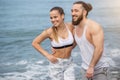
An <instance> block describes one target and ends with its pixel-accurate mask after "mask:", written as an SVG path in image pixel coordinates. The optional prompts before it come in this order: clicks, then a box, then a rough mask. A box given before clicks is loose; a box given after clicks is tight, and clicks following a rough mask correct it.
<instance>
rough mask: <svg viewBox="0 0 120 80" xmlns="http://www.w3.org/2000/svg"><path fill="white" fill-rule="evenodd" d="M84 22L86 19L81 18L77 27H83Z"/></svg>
mask: <svg viewBox="0 0 120 80" xmlns="http://www.w3.org/2000/svg"><path fill="white" fill-rule="evenodd" d="M86 22H87V19H83V20H82V21H81V22H80V24H78V27H80V28H83V27H84V25H85V24H86Z"/></svg>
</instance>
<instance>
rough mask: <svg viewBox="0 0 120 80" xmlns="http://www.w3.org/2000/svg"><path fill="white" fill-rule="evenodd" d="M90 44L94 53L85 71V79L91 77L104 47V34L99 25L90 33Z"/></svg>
mask: <svg viewBox="0 0 120 80" xmlns="http://www.w3.org/2000/svg"><path fill="white" fill-rule="evenodd" d="M91 36H92V42H93V46H94V52H93V56H92V60H91V62H90V64H89V68H88V70H87V74H86V76H87V77H92V76H93V73H94V67H95V65H96V64H97V63H98V61H99V59H100V57H101V55H102V53H103V49H104V48H103V46H104V33H103V29H102V27H101V26H100V25H98V24H96V25H95V26H94V27H93V28H92V31H91Z"/></svg>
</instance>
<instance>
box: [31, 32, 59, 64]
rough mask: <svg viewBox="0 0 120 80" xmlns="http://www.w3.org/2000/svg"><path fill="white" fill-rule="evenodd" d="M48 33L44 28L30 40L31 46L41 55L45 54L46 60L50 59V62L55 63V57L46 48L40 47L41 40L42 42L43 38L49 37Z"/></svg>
mask: <svg viewBox="0 0 120 80" xmlns="http://www.w3.org/2000/svg"><path fill="white" fill-rule="evenodd" d="M49 37H50V35H49V34H48V33H47V30H44V31H43V32H42V33H41V34H40V35H38V36H37V37H36V38H35V39H34V40H33V42H32V46H33V47H34V48H35V49H36V50H37V51H38V52H40V53H41V54H42V55H43V56H45V57H46V58H47V59H48V60H50V61H51V62H52V63H55V62H56V61H57V60H56V58H55V57H54V56H53V55H51V54H49V53H48V52H47V51H46V50H44V49H43V48H42V46H41V45H40V44H41V42H43V41H44V40H45V39H47V38H49Z"/></svg>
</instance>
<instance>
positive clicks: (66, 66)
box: [32, 7, 75, 80]
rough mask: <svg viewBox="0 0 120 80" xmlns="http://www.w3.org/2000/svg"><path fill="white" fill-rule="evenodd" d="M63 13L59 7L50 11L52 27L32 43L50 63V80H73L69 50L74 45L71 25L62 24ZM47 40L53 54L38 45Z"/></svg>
mask: <svg viewBox="0 0 120 80" xmlns="http://www.w3.org/2000/svg"><path fill="white" fill-rule="evenodd" d="M64 15H65V14H64V11H63V9H62V8H61V7H53V8H52V9H51V10H50V20H51V23H52V24H53V26H52V27H50V28H48V29H46V30H44V31H43V32H42V33H41V34H40V35H39V36H37V37H36V38H35V39H34V40H33V42H32V45H33V47H34V48H35V49H36V50H38V51H39V52H40V53H41V54H42V55H44V56H45V57H46V58H47V59H48V60H49V61H50V77H51V79H52V80H75V76H74V67H73V63H72V58H71V57H70V56H71V50H72V48H73V46H74V45H73V44H74V38H73V34H72V30H73V26H72V24H71V23H64ZM47 38H49V39H50V41H51V45H52V47H53V49H55V53H52V54H49V53H48V52H47V51H46V50H44V49H43V48H42V47H41V45H39V44H40V43H41V42H42V41H43V40H45V39H47Z"/></svg>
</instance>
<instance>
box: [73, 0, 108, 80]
mask: <svg viewBox="0 0 120 80" xmlns="http://www.w3.org/2000/svg"><path fill="white" fill-rule="evenodd" d="M91 10H92V6H91V5H90V4H88V3H85V2H83V1H77V2H75V3H73V6H72V9H71V13H72V23H73V25H75V29H74V37H75V41H76V43H77V45H78V46H79V48H80V51H81V57H82V73H83V75H82V80H107V71H108V67H109V65H108V63H107V61H106V58H105V54H104V53H105V52H104V33H103V29H102V27H101V26H100V25H99V24H98V23H96V22H95V21H93V20H90V19H88V18H87V15H88V13H89V11H91Z"/></svg>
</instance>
